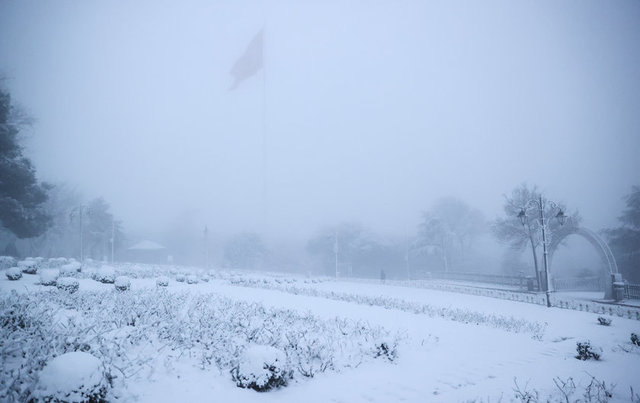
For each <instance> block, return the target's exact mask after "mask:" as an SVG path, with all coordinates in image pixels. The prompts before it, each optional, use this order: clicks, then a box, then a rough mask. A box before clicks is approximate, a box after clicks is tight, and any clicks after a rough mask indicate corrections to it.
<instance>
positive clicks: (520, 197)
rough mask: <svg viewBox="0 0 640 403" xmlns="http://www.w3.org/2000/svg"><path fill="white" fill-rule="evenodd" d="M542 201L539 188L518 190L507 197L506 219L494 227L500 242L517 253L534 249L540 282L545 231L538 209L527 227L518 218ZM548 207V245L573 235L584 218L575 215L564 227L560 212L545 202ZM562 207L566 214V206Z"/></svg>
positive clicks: (497, 220) (528, 217)
mask: <svg viewBox="0 0 640 403" xmlns="http://www.w3.org/2000/svg"><path fill="white" fill-rule="evenodd" d="M539 198H540V192H539V191H538V188H537V187H536V186H533V187H531V188H529V187H528V186H527V185H525V184H523V185H520V186H519V187H517V188H515V189H514V190H513V191H512V192H511V195H510V196H505V202H504V206H503V209H504V217H500V218H497V219H495V220H494V221H493V223H492V224H491V229H492V232H493V234H494V235H495V237H496V238H497V239H498V240H499V241H501V242H503V243H505V244H507V245H509V247H511V248H512V249H514V250H516V251H521V250H523V249H524V248H526V247H527V246H528V247H529V248H530V250H531V256H532V259H533V267H534V269H535V274H536V276H537V277H538V280H539V281H540V277H539V273H540V270H542V267H541V263H540V262H541V257H540V253H541V252H540V250H539V249H542V248H541V245H542V231H541V228H540V220H539V219H538V214H539V213H538V208H537V207H535V211H533V210H530V212H531V214H530V215H528V216H527V219H526V220H525V223H524V225H523V224H522V222H521V221H520V219H519V218H518V214H519V213H520V211H522V210H527V207H528V206H529V202H530V201H531V200H539ZM543 200H544V199H543ZM544 207H545V208H544V210H543V214H544V217H545V220H546V221H545V226H546V235H547V244H550V243H551V242H552V239H553V237H562V236H564V235H565V234H567V233H571V232H573V231H574V230H575V228H576V227H578V226H579V225H580V221H581V218H580V215H579V214H578V213H577V212H576V213H573V214H572V215H571V216H570V217H569V219H567V220H566V222H565V224H564V225H561V224H560V223H559V222H558V221H557V220H555V219H553V217H554V216H555V215H556V214H557V211H555V209H554V208H553V207H552V206H551V205H550V204H549V203H545V206H544ZM559 207H560V208H561V209H562V210H563V211H566V208H565V207H564V206H563V205H560V206H559Z"/></svg>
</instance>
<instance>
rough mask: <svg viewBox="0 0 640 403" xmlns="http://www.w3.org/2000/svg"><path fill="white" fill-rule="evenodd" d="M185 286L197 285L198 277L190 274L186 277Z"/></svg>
mask: <svg viewBox="0 0 640 403" xmlns="http://www.w3.org/2000/svg"><path fill="white" fill-rule="evenodd" d="M187 284H198V276H196V275H195V274H190V275H188V276H187Z"/></svg>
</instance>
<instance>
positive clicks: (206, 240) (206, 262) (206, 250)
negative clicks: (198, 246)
mask: <svg viewBox="0 0 640 403" xmlns="http://www.w3.org/2000/svg"><path fill="white" fill-rule="evenodd" d="M204 267H205V269H207V268H209V229H208V228H207V226H206V225H205V226H204Z"/></svg>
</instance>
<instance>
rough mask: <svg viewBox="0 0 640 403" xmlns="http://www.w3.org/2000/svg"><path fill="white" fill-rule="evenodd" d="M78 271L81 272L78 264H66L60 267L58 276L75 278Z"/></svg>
mask: <svg viewBox="0 0 640 403" xmlns="http://www.w3.org/2000/svg"><path fill="white" fill-rule="evenodd" d="M80 271H82V265H81V264H80V263H79V262H71V263H67V264H65V265H62V266H61V267H60V275H61V276H65V277H71V276H75V275H76V273H79V272H80Z"/></svg>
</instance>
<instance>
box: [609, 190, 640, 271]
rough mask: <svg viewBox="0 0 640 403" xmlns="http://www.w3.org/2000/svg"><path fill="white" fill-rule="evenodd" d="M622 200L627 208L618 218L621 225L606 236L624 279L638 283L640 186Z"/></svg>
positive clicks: (610, 230)
mask: <svg viewBox="0 0 640 403" xmlns="http://www.w3.org/2000/svg"><path fill="white" fill-rule="evenodd" d="M624 200H625V204H626V205H627V208H626V209H625V210H624V211H623V212H622V215H621V216H620V217H618V220H619V221H620V223H621V225H620V226H619V227H617V228H612V229H608V230H606V234H607V236H608V238H609V243H610V245H611V248H612V249H613V252H614V253H615V256H616V261H617V263H618V267H619V268H620V271H621V272H622V274H623V275H624V277H625V278H627V279H629V280H631V281H640V186H633V187H632V189H631V193H629V194H628V195H626V196H625V198H624Z"/></svg>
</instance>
